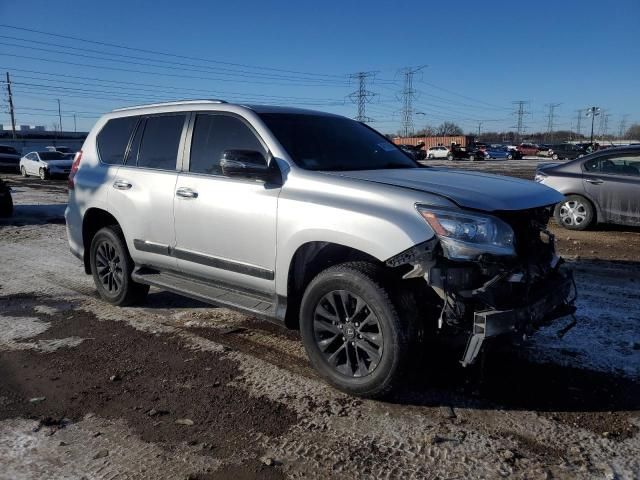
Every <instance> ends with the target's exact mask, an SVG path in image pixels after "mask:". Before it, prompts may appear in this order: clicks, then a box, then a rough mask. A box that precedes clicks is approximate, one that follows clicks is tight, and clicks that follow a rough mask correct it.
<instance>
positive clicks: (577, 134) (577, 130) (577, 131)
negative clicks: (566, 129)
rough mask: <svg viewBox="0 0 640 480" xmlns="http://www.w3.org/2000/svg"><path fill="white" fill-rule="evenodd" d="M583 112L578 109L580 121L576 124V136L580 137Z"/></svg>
mask: <svg viewBox="0 0 640 480" xmlns="http://www.w3.org/2000/svg"><path fill="white" fill-rule="evenodd" d="M582 112H583V110H576V113H577V114H578V123H577V124H576V138H578V137H580V127H581V126H582Z"/></svg>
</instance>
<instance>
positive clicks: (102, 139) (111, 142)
mask: <svg viewBox="0 0 640 480" xmlns="http://www.w3.org/2000/svg"><path fill="white" fill-rule="evenodd" d="M138 118H139V117H123V118H114V119H113V120H109V121H108V122H107V124H106V125H105V126H104V127H103V129H102V130H101V131H100V133H99V134H98V137H97V142H98V152H99V153H100V160H101V161H102V162H103V163H108V164H110V165H119V164H121V163H122V161H123V159H124V154H125V150H126V149H127V145H128V144H129V137H131V132H132V131H133V128H134V127H135V126H136V122H137V121H138Z"/></svg>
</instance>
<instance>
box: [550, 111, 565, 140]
mask: <svg viewBox="0 0 640 480" xmlns="http://www.w3.org/2000/svg"><path fill="white" fill-rule="evenodd" d="M560 105H562V104H561V103H550V104H548V105H547V106H548V107H549V114H548V116H547V137H548V138H549V139H551V140H553V118H554V116H555V112H556V108H558V107H559V106H560Z"/></svg>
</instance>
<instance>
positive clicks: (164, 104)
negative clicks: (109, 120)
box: [112, 99, 227, 112]
mask: <svg viewBox="0 0 640 480" xmlns="http://www.w3.org/2000/svg"><path fill="white" fill-rule="evenodd" d="M196 103H227V102H225V101H224V100H218V99H203V100H176V101H173V102H162V103H149V104H146V105H135V106H133V107H123V108H114V109H113V110H112V112H123V111H125V110H136V109H138V108H151V107H170V106H172V105H192V104H196Z"/></svg>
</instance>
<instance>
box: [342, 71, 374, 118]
mask: <svg viewBox="0 0 640 480" xmlns="http://www.w3.org/2000/svg"><path fill="white" fill-rule="evenodd" d="M375 74H376V72H358V73H354V74H351V75H350V76H349V77H350V78H351V79H352V80H357V81H358V89H357V90H356V91H355V92H351V93H350V94H349V98H350V99H351V101H352V102H354V103H355V104H356V105H357V106H358V114H357V115H356V116H355V120H357V121H359V122H365V123H366V122H371V121H372V119H371V118H369V117H367V115H366V112H365V106H366V104H367V103H369V102H370V101H371V99H372V98H373V97H375V96H376V94H375V93H374V92H372V91H370V90H367V80H368V79H372V78H373V77H374V76H375Z"/></svg>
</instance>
